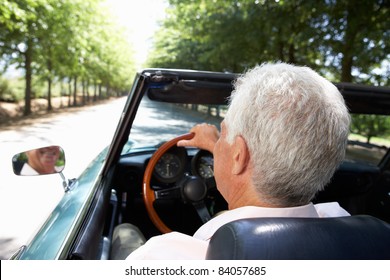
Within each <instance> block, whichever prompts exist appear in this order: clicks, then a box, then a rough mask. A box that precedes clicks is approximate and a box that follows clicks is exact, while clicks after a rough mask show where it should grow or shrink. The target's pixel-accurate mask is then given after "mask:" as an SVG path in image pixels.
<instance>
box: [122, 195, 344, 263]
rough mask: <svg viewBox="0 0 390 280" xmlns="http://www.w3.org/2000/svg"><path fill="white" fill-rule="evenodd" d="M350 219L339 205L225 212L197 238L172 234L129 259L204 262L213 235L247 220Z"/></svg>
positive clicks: (136, 252)
mask: <svg viewBox="0 0 390 280" xmlns="http://www.w3.org/2000/svg"><path fill="white" fill-rule="evenodd" d="M342 216H349V213H348V212H347V211H345V210H344V209H343V208H341V207H340V205H339V204H338V203H337V202H330V203H320V204H316V205H313V204H312V203H310V204H307V205H304V206H300V207H289V208H264V207H255V206H246V207H241V208H237V209H234V210H229V211H226V212H224V213H222V214H220V215H218V216H216V217H215V218H213V219H211V220H210V221H208V222H207V223H205V224H204V225H203V226H201V227H200V228H199V229H198V230H197V231H196V232H195V234H194V236H190V235H186V234H182V233H179V232H171V233H167V234H163V235H159V236H155V237H153V238H151V239H149V241H148V242H146V243H145V244H144V245H142V246H141V247H140V248H138V249H137V250H135V251H134V252H133V253H131V254H130V255H129V256H128V257H127V259H128V260H129V259H138V260H157V259H159V260H162V259H165V260H178V259H181V260H204V259H205V257H206V251H207V247H208V243H209V240H210V238H211V237H212V236H213V234H214V233H215V232H216V231H217V229H219V228H220V227H221V226H223V225H224V224H227V223H229V222H231V221H235V220H239V219H244V218H261V217H304V218H311V217H312V218H316V217H317V218H318V217H319V218H325V217H342Z"/></svg>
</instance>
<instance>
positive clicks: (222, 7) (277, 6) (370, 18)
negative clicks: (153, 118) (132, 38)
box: [148, 0, 390, 85]
mask: <svg viewBox="0 0 390 280" xmlns="http://www.w3.org/2000/svg"><path fill="white" fill-rule="evenodd" d="M386 4H388V3H387V1H386V0H362V1H353V0H320V1H314V0H313V1H311V0H310V1H307V0H289V1H282V0H280V1H275V0H240V1H238V0H229V1H206V0H186V1H183V0H170V1H169V8H168V11H167V14H168V16H167V17H166V19H165V20H164V21H163V22H162V24H161V28H160V30H159V31H158V32H157V33H156V35H155V38H154V39H155V45H154V46H155V47H154V50H153V52H152V53H151V54H150V56H149V60H148V63H149V65H150V66H152V67H159V66H161V67H188V68H194V69H202V70H218V71H231V72H242V71H244V70H245V69H247V68H248V67H252V66H254V65H256V64H261V63H263V62H267V61H285V62H289V63H295V64H300V65H307V66H310V67H312V68H314V69H316V70H318V71H320V72H321V73H322V74H324V75H326V76H327V77H330V78H332V79H333V80H334V81H344V82H362V81H364V82H365V83H374V84H378V85H386V84H388V74H389V72H388V71H389V70H388V71H387V72H384V71H378V69H379V68H387V69H388V68H389V67H388V65H389V63H390V62H389V58H390V57H389V53H390V52H389V47H390V45H389V44H387V42H389V41H390V21H389V20H388V14H389V6H388V5H386ZM386 65H387V66H386Z"/></svg>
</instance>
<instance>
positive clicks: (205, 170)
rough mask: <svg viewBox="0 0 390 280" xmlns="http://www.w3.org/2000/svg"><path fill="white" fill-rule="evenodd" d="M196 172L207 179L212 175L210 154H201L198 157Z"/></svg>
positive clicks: (212, 167) (212, 163) (212, 161)
mask: <svg viewBox="0 0 390 280" xmlns="http://www.w3.org/2000/svg"><path fill="white" fill-rule="evenodd" d="M197 169H198V173H199V175H200V177H202V178H204V179H209V178H211V177H213V176H214V158H213V157H212V156H202V157H201V158H200V159H199V165H198V168H197Z"/></svg>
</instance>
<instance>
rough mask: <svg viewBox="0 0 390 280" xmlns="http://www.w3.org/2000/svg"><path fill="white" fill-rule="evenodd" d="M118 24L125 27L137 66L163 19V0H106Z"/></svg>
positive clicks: (145, 54) (142, 60)
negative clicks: (134, 52)
mask: <svg viewBox="0 0 390 280" xmlns="http://www.w3.org/2000/svg"><path fill="white" fill-rule="evenodd" d="M106 3H107V5H108V6H109V7H110V8H111V9H112V13H113V14H114V15H115V16H117V20H118V22H119V23H120V24H121V25H123V26H124V27H126V28H127V29H128V32H129V39H130V41H131V42H132V44H133V46H134V49H135V51H136V54H135V58H136V60H137V63H138V65H139V66H140V65H141V64H142V62H144V61H145V59H146V57H147V54H148V50H149V49H150V47H151V40H150V39H151V38H152V36H153V34H154V31H156V29H157V28H158V20H160V19H163V18H164V15H165V13H164V11H165V8H166V6H167V4H166V1H165V0H106Z"/></svg>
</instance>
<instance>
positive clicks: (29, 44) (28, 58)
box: [23, 38, 33, 116]
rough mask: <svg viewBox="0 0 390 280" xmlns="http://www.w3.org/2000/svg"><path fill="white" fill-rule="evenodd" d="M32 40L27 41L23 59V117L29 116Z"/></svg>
mask: <svg viewBox="0 0 390 280" xmlns="http://www.w3.org/2000/svg"><path fill="white" fill-rule="evenodd" d="M32 44H33V43H32V40H31V39H30V38H28V39H27V49H26V52H25V53H24V59H25V70H26V87H25V95H24V112H23V114H24V115H25V116H28V115H30V114H31V80H32V69H31V61H32V48H33V46H32Z"/></svg>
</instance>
